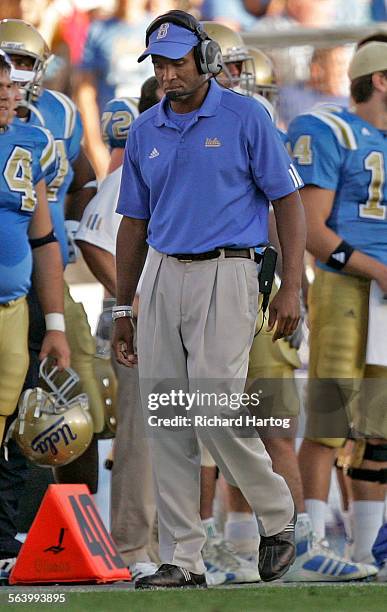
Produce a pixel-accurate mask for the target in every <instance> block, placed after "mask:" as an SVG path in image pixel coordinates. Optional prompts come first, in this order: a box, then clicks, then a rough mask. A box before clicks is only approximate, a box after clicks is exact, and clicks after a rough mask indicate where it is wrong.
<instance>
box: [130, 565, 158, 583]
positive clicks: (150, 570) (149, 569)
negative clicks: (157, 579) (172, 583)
mask: <svg viewBox="0 0 387 612" xmlns="http://www.w3.org/2000/svg"><path fill="white" fill-rule="evenodd" d="M129 571H130V573H131V574H132V580H137V579H138V578H143V577H144V576H153V574H155V573H156V572H157V565H156V563H151V562H150V561H146V562H137V563H132V564H131V565H129Z"/></svg>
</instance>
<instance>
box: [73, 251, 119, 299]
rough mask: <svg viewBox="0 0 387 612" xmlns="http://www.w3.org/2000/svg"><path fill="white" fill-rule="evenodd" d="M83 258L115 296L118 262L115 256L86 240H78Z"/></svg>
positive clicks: (97, 277)
mask: <svg viewBox="0 0 387 612" xmlns="http://www.w3.org/2000/svg"><path fill="white" fill-rule="evenodd" d="M77 244H78V246H79V248H80V249H81V251H82V255H83V258H84V260H85V262H86V263H87V265H88V267H89V268H90V270H91V272H92V273H93V274H94V276H95V278H96V279H97V280H98V281H99V282H100V283H101V285H103V286H104V288H105V289H106V290H107V291H108V292H109V293H110V295H112V296H113V297H115V295H116V264H115V257H114V255H112V254H111V253H109V251H106V250H105V249H101V248H100V247H99V246H96V245H95V244H91V243H90V242H86V241H85V240H77Z"/></svg>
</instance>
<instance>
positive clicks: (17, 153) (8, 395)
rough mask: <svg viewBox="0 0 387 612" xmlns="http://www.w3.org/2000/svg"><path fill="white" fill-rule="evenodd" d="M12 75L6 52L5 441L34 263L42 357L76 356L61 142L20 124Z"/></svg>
mask: <svg viewBox="0 0 387 612" xmlns="http://www.w3.org/2000/svg"><path fill="white" fill-rule="evenodd" d="M11 76H12V78H15V73H14V71H13V68H12V66H11V63H10V61H9V60H8V58H7V57H6V56H5V54H3V53H0V142H1V147H0V152H1V154H0V166H1V179H0V192H1V197H0V215H1V223H0V267H1V270H2V274H1V281H0V370H1V371H0V379H1V384H2V392H1V399H0V444H1V442H2V439H3V433H4V428H5V422H6V417H7V416H8V415H11V414H12V413H13V412H14V410H15V407H16V404H17V401H18V398H19V395H20V392H21V389H22V387H23V383H24V378H25V375H26V372H27V368H28V352H27V338H28V307H27V302H26V295H27V293H28V290H29V287H30V284H31V276H32V265H33V266H34V276H35V283H36V288H37V292H38V295H39V299H40V301H41V304H42V309H43V313H44V316H45V321H46V331H45V335H44V338H43V343H42V347H41V351H40V358H41V359H42V358H44V357H46V356H47V355H48V354H50V355H52V356H53V357H54V358H55V359H56V360H57V363H58V366H59V367H60V368H66V367H68V366H69V360H70V350H69V347H68V344H67V340H66V336H65V334H64V330H65V325H64V316H63V272H62V261H61V255H60V249H59V245H58V241H57V239H56V236H55V234H54V232H53V228H52V222H51V219H50V213H49V208H48V204H47V198H46V186H45V177H52V176H53V175H54V174H55V170H56V165H55V162H56V157H55V143H54V141H53V138H52V136H51V134H50V133H49V132H48V131H47V130H44V129H42V128H38V127H28V128H25V127H24V126H21V125H20V124H18V123H12V120H13V116H14V112H13V111H14V106H15V97H16V94H17V89H16V88H15V86H14V83H13V82H12V81H11ZM16 76H17V75H16ZM0 556H1V555H0Z"/></svg>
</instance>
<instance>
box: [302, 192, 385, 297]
mask: <svg viewBox="0 0 387 612" xmlns="http://www.w3.org/2000/svg"><path fill="white" fill-rule="evenodd" d="M334 197H335V192H334V191H332V190H329V189H321V188H320V187H316V186H314V185H308V186H307V187H305V188H304V189H303V191H302V201H303V203H304V208H305V216H306V223H307V228H308V234H307V249H308V251H309V252H310V253H312V255H314V256H315V257H316V258H317V259H318V260H319V261H322V262H328V260H329V258H330V256H331V254H332V253H333V252H334V251H335V250H336V249H337V248H338V246H339V245H340V244H341V242H342V238H341V237H340V236H339V235H338V234H336V232H334V231H333V230H332V229H330V228H329V227H328V226H327V225H326V222H327V220H328V218H329V216H330V214H331V211H332V207H333V202H334ZM343 272H347V273H350V274H357V275H360V276H365V277H366V278H370V279H374V280H376V282H377V283H378V284H379V285H380V287H381V289H382V291H384V292H387V266H385V265H383V264H382V263H380V262H378V261H377V260H376V259H374V258H373V257H370V256H369V255H366V254H365V253H361V252H360V251H357V250H354V251H353V253H352V254H351V255H350V257H349V259H348V260H347V263H346V264H345V266H344V268H343Z"/></svg>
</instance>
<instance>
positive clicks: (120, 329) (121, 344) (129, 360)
mask: <svg viewBox="0 0 387 612" xmlns="http://www.w3.org/2000/svg"><path fill="white" fill-rule="evenodd" d="M112 347H113V351H114V354H115V356H116V359H117V361H118V363H121V364H122V365H124V366H126V367H128V368H133V367H134V366H135V365H136V364H137V355H136V354H135V352H134V348H133V325H132V321H131V320H130V318H129V317H122V319H116V320H115V321H114V323H113V337H112Z"/></svg>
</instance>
